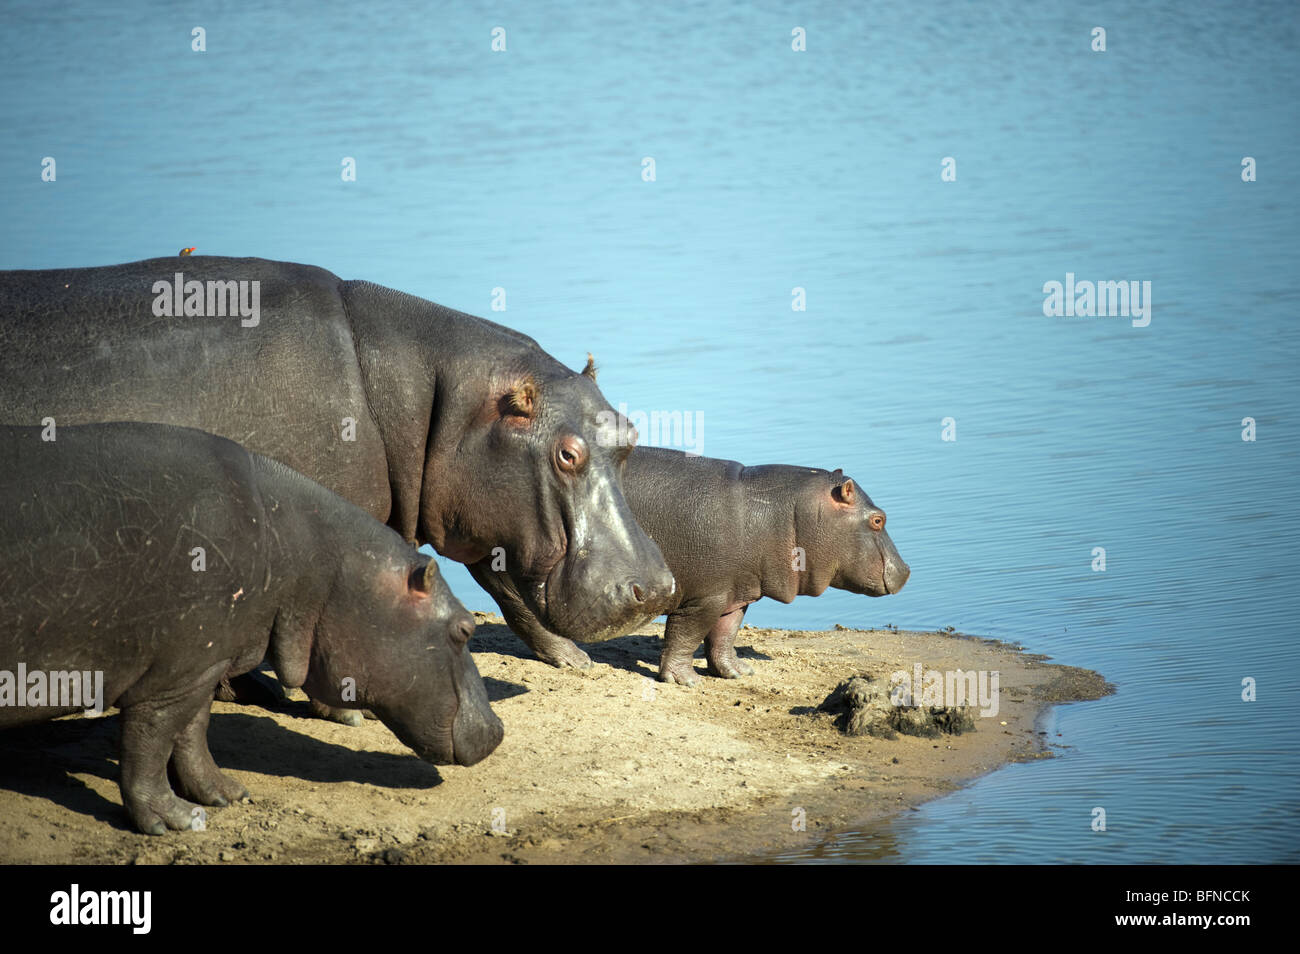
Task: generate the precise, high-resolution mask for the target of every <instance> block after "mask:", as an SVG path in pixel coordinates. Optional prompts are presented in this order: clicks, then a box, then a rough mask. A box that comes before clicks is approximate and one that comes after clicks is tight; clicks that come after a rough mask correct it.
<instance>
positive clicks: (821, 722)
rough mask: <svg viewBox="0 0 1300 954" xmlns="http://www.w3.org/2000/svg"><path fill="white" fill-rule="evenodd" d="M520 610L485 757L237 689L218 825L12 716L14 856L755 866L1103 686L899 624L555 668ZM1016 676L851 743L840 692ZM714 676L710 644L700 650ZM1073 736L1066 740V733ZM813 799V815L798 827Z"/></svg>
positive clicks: (495, 681) (1025, 743)
mask: <svg viewBox="0 0 1300 954" xmlns="http://www.w3.org/2000/svg"><path fill="white" fill-rule="evenodd" d="M500 622H501V621H500V619H499V617H488V616H482V615H480V628H479V632H478V634H477V635H476V636H475V637H474V640H473V642H472V643H471V647H472V648H473V649H474V655H475V659H476V661H477V663H478V667H479V670H480V672H481V673H482V674H483V676H484V679H485V680H486V681H487V684H488V691H489V695H490V696H491V698H492V702H493V708H494V709H495V710H496V711H497V713H498V714H499V715H500V716H501V719H502V720H503V721H504V722H505V725H506V738H505V741H504V742H503V743H502V745H501V747H500V748H499V749H498V750H497V751H496V752H495V753H494V754H493V755H492V756H491V757H490V758H488V759H487V760H486V761H485V762H483V763H481V764H479V765H476V766H472V767H469V768H463V767H459V766H444V767H434V766H432V765H427V764H425V763H423V762H420V761H419V760H418V759H416V758H415V757H414V756H412V755H410V754H409V752H408V750H406V749H405V748H404V747H403V746H402V745H401V743H399V742H398V741H397V739H396V738H394V737H393V735H392V734H391V733H390V732H389V731H388V730H387V729H386V728H384V726H383V725H382V724H381V723H378V722H367V723H366V724H365V725H364V726H362V727H361V728H359V729H353V728H347V727H344V726H340V725H335V724H332V723H326V722H321V721H318V720H314V719H310V718H306V717H305V711H306V706H305V704H301V705H293V706H290V707H288V708H286V709H284V710H283V711H275V712H272V711H268V710H264V709H259V708H252V707H241V706H236V705H229V704H225V703H217V704H216V705H215V707H214V710H213V717H212V727H211V730H210V739H211V748H212V752H213V755H214V756H215V758H216V760H217V764H218V765H220V766H221V767H222V768H223V769H224V770H225V771H227V772H228V773H230V774H231V775H233V776H235V777H236V778H238V779H239V780H240V781H241V782H243V783H244V784H245V785H246V786H247V787H248V789H249V790H250V791H251V792H252V793H253V801H252V802H251V803H245V804H240V805H236V806H231V807H227V808H221V809H212V810H211V811H210V812H209V816H208V821H207V829H206V830H204V831H194V832H184V833H172V834H169V835H166V836H162V837H149V836H145V835H140V834H137V833H135V832H134V831H133V830H132V829H131V828H130V827H129V822H128V819H127V817H126V815H125V813H124V812H123V810H122V808H121V799H120V796H119V793H118V788H117V766H116V744H117V742H116V740H117V734H118V721H119V720H118V719H117V718H116V717H110V718H106V719H101V720H97V721H87V720H83V719H78V718H72V719H65V720H61V721H58V722H52V723H47V724H45V725H39V726H32V727H27V728H23V729H16V730H10V731H8V732H5V733H0V765H2V766H3V768H0V861H3V862H7V863H78V862H85V863H99V864H105V863H110V864H111V863H130V862H136V863H160V864H167V863H174V862H179V863H218V864H220V863H241V862H242V863H268V862H269V863H385V862H386V863H423V862H445V861H469V862H516V863H518V862H601V861H616V862H628V861H683V860H714V859H727V858H734V859H740V858H744V857H747V856H752V855H754V854H756V853H761V852H766V851H772V850H780V849H783V848H791V847H794V846H797V845H799V844H807V843H808V842H809V841H818V840H821V839H822V838H824V837H825V836H826V835H827V834H829V833H831V832H833V831H835V830H839V829H843V828H845V827H852V826H855V825H858V824H862V823H865V822H869V821H871V820H873V819H877V818H880V817H883V816H886V815H888V814H891V813H894V812H898V811H900V810H905V809H906V808H908V807H909V806H914V805H916V804H918V803H920V802H922V801H925V800H926V799H929V798H933V797H935V796H937V795H941V794H943V793H945V792H948V791H951V790H952V789H953V788H955V787H957V786H959V785H961V784H962V783H963V782H965V781H967V780H969V779H971V778H974V777H976V776H978V775H981V774H983V773H985V772H988V771H991V770H993V769H995V768H997V767H998V766H999V765H1002V764H1004V763H1006V762H1008V761H1016V760H1025V759H1033V758H1042V757H1046V756H1050V751H1049V750H1048V749H1047V747H1046V745H1045V743H1046V740H1045V739H1044V738H1042V737H1041V736H1040V735H1039V734H1038V729H1037V728H1036V724H1035V722H1036V716H1037V715H1038V713H1039V712H1040V711H1041V710H1042V709H1043V708H1044V707H1045V706H1048V705H1051V704H1053V703H1059V702H1070V701H1078V700H1084V699H1094V698H1098V697H1099V696H1100V695H1102V694H1104V692H1105V691H1106V686H1105V683H1104V681H1103V680H1102V678H1101V677H1100V676H1099V675H1098V674H1096V673H1093V672H1090V671H1088V670H1082V669H1075V668H1072V667H1065V666H1058V665H1053V664H1050V663H1047V662H1045V661H1044V657H1041V656H1033V655H1029V654H1026V653H1023V652H1020V651H1018V650H1016V649H1015V648H1013V647H1009V646H1006V645H1003V644H999V643H994V642H991V641H986V640H981V639H974V638H968V637H961V636H958V635H947V634H943V633H917V632H892V631H880V630H873V631H861V630H835V631H830V632H794V631H785V630H767V629H754V628H748V627H747V628H745V629H743V630H742V631H741V633H740V634H739V635H738V636H737V639H736V644H737V646H738V647H739V648H740V654H741V655H742V656H743V657H745V658H747V659H749V660H751V661H752V662H753V664H754V666H755V670H756V675H754V676H752V677H749V678H747V679H742V680H720V679H712V678H705V679H702V680H701V681H700V685H699V686H697V687H696V688H694V689H686V688H682V687H679V686H665V685H661V684H659V683H656V682H655V681H653V679H652V678H650V677H651V676H652V674H653V672H654V666H655V663H656V662H657V660H658V655H659V639H658V635H659V634H660V633H661V632H662V627H660V626H659V625H657V624H656V625H652V626H647V627H644V628H643V629H642V630H641V631H640V633H639V634H638V635H632V636H625V637H622V638H620V639H616V640H612V641H610V642H607V643H601V644H594V645H591V646H588V647H586V648H587V649H588V651H589V653H590V655H591V656H592V658H593V659H594V660H595V661H596V666H595V667H594V668H593V669H592V670H590V671H588V672H577V671H574V670H557V669H552V668H550V667H549V666H546V665H543V664H542V663H539V662H537V661H536V660H534V659H532V658H530V657H529V656H528V650H527V648H526V647H524V646H523V644H522V643H520V642H519V641H518V640H517V639H515V637H514V636H513V635H512V634H511V633H510V632H509V630H507V629H506V628H505V627H504V626H502V625H500ZM918 662H919V663H921V664H922V665H923V667H924V668H925V669H934V670H941V671H943V670H958V669H961V670H976V671H997V672H998V673H999V684H1000V693H999V711H998V713H997V715H996V716H993V717H988V718H977V719H976V724H977V728H976V731H974V732H968V733H965V734H963V735H960V736H942V737H940V738H937V739H925V738H916V737H909V736H901V737H899V738H897V739H893V740H885V739H879V738H871V737H866V736H860V737H848V736H845V735H844V734H842V733H841V732H840V731H839V730H838V729H837V728H836V727H835V725H834V722H833V716H832V715H831V714H829V713H827V712H822V711H819V710H818V708H817V707H818V706H819V705H820V704H821V703H822V701H823V700H824V699H825V698H826V696H827V695H828V694H829V693H830V692H831V690H832V689H834V688H835V686H836V684H837V683H839V682H841V681H843V680H845V679H847V678H849V677H850V676H854V675H860V674H870V675H873V676H875V677H877V678H883V679H885V680H888V678H889V674H890V673H892V672H894V671H896V670H907V671H911V670H912V669H913V666H914V664H915V663H918ZM696 664H697V668H698V669H700V670H701V671H702V670H703V665H704V664H703V660H702V659H697V660H696ZM1052 741H1054V742H1055V741H1067V742H1068V740H1052ZM799 809H802V811H803V815H804V817H805V818H806V830H805V831H802V832H800V831H795V830H793V828H792V821H793V820H794V819H795V818H796V817H797V815H796V812H797V810H799Z"/></svg>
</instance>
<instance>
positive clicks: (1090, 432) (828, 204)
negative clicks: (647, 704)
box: [0, 0, 1300, 863]
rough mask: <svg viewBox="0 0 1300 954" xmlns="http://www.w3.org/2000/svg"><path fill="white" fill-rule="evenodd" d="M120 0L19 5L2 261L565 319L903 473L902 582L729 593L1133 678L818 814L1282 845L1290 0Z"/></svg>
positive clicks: (629, 374)
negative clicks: (344, 165) (327, 273)
mask: <svg viewBox="0 0 1300 954" xmlns="http://www.w3.org/2000/svg"><path fill="white" fill-rule="evenodd" d="M112 7H113V9H111V10H110V9H108V8H107V6H106V5H101V4H94V3H88V2H74V3H65V4H62V5H59V9H58V10H57V12H54V11H53V10H51V9H50V8H47V7H41V6H35V5H33V6H31V7H28V8H23V9H11V8H10V5H6V7H5V9H4V12H3V14H2V16H3V23H2V27H3V28H2V29H0V89H3V92H4V96H3V98H2V99H0V120H2V122H3V129H4V137H3V140H2V141H0V208H3V216H2V217H0V267H8V268H40V267H52V266H75V265H99V264H110V263H115V262H122V261H131V260H135V259H140V258H147V257H152V256H157V255H168V254H174V253H175V251H176V250H177V249H179V248H181V247H182V246H188V245H194V246H197V247H198V251H199V253H201V254H225V255H257V256H263V257H267V258H279V259H289V260H295V261H303V262H310V263H313V264H317V265H321V266H324V267H326V268H329V269H331V270H333V271H335V272H337V273H338V274H340V275H341V276H343V277H346V278H366V279H370V280H372V281H376V282H380V283H382V284H386V285H390V286H393V287H396V288H400V289H402V290H404V291H408V292H411V293H414V294H417V295H422V296H424V297H427V298H431V299H433V300H436V301H439V302H442V303H444V304H447V305H450V306H453V307H456V308H460V309H463V310H465V311H469V312H473V313H476V314H481V315H485V316H488V317H491V318H494V319H496V320H499V321H503V322H505V323H506V324H509V325H512V326H513V327H515V328H518V329H520V330H522V331H525V332H527V333H528V334H531V335H533V336H534V337H536V338H537V339H538V340H539V341H540V342H541V343H542V345H543V346H544V347H545V348H547V350H549V351H550V352H551V353H553V354H554V355H556V356H557V357H559V358H561V359H562V360H565V361H567V362H569V363H570V364H572V365H574V366H580V365H581V363H582V361H583V360H584V358H585V354H586V352H587V351H589V350H590V351H593V352H595V354H596V357H597V360H598V362H599V364H600V366H601V378H600V380H601V385H602V388H603V389H604V391H605V393H606V395H607V396H608V397H609V398H610V399H611V401H613V402H614V403H616V404H617V403H620V402H625V403H626V404H627V405H628V408H629V410H643V411H646V412H649V411H652V410H660V411H673V410H679V411H683V412H687V413H691V414H699V415H702V422H703V428H704V430H703V450H704V452H705V453H706V454H709V455H711V456H716V457H730V458H735V459H739V460H742V461H746V462H749V463H764V462H784V463H801V464H808V465H814V466H824V467H830V468H834V467H843V468H844V469H845V471H846V472H847V473H849V474H851V475H852V476H854V477H855V478H856V479H857V480H858V481H859V482H860V483H861V484H862V485H863V486H864V487H865V488H866V489H867V490H868V492H869V493H870V494H871V495H872V497H873V498H874V499H875V500H876V501H877V502H878V503H879V504H881V505H882V506H883V507H884V508H885V509H886V510H887V512H888V514H889V521H890V524H889V525H890V530H891V532H892V534H893V536H894V539H895V541H896V542H897V544H898V546H899V548H900V550H901V551H902V553H903V555H904V557H905V558H906V559H907V560H908V561H909V563H910V564H911V566H912V568H913V575H912V579H911V581H910V582H909V584H908V586H907V588H906V589H905V590H904V591H903V592H902V593H901V594H899V595H896V596H891V597H888V598H885V599H883V600H869V599H867V598H865V597H854V596H850V595H848V594H844V593H830V594H828V595H826V596H824V597H822V598H820V599H818V600H811V599H806V598H801V599H799V600H798V601H796V602H795V603H794V604H793V605H790V606H781V605H778V604H774V603H770V602H769V603H761V604H758V605H756V606H755V607H753V609H752V610H751V612H750V616H749V618H748V621H749V622H751V623H754V624H757V625H764V626H781V627H825V626H827V625H829V624H831V623H833V622H841V623H845V624H849V625H868V626H869V625H880V624H884V623H894V624H896V625H899V626H902V627H905V628H906V627H911V628H932V627H936V626H946V625H952V626H956V627H958V628H959V629H961V630H963V631H966V632H973V633H979V634H984V635H990V636H996V637H1000V638H1004V639H1012V640H1018V641H1020V642H1022V643H1024V644H1025V645H1026V646H1027V647H1028V648H1029V649H1031V650H1034V651H1037V652H1043V653H1047V654H1050V655H1051V656H1053V657H1055V658H1056V659H1057V660H1059V661H1062V662H1067V663H1071V664H1074V665H1080V666H1086V667H1090V668H1095V669H1097V670H1099V671H1101V672H1102V673H1104V674H1105V676H1106V677H1107V678H1108V679H1110V680H1111V681H1112V682H1114V683H1115V684H1116V685H1117V687H1118V690H1119V691H1118V694H1117V695H1115V696H1113V697H1111V698H1108V699H1105V700H1103V701H1101V702H1097V703H1090V704H1082V705H1074V706H1067V707H1062V708H1059V709H1057V710H1055V712H1054V713H1053V715H1052V716H1051V717H1050V720H1049V725H1048V726H1047V728H1048V729H1049V730H1050V736H1049V737H1050V738H1052V739H1053V740H1054V741H1057V742H1059V743H1061V744H1063V745H1066V746H1069V747H1068V748H1065V749H1063V750H1062V757H1061V758H1059V759H1056V760H1053V761H1050V762H1039V763H1032V764H1024V765H1015V766H1011V767H1009V768H1006V769H1003V770H1001V771H999V772H996V773H994V774H993V775H991V776H989V777H987V778H985V779H983V780H981V781H980V782H978V783H976V784H975V785H973V786H971V787H969V788H968V789H965V790H963V791H961V792H959V793H957V794H954V795H952V796H950V797H946V798H944V799H941V800H938V801H936V802H933V803H930V804H929V805H927V806H926V807H925V808H924V809H923V810H922V811H920V812H919V813H913V814H910V815H909V817H908V818H907V819H904V820H902V821H898V822H893V823H890V824H889V825H886V826H881V827H878V828H876V829H873V830H870V831H864V832H861V833H857V834H855V835H852V836H850V837H847V838H844V839H841V840H840V841H839V842H837V843H836V844H834V845H831V846H826V847H824V848H823V849H822V850H821V851H820V853H819V856H820V857H831V858H835V859H841V860H846V859H852V860H863V861H868V860H877V859H884V860H901V861H960V862H983V861H1046V860H1052V861H1073V862H1088V863H1098V862H1114V861H1132V862H1146V861H1180V862H1241V861H1245V862H1252V861H1277V860H1292V861H1295V860H1300V849H1298V848H1297V837H1296V836H1297V834H1298V833H1300V818H1298V817H1297V816H1298V814H1300V784H1297V783H1298V782H1300V751H1298V749H1300V746H1298V744H1297V741H1296V735H1295V726H1296V725H1297V723H1300V693H1298V692H1297V688H1296V676H1297V673H1298V672H1300V653H1298V652H1297V650H1296V648H1295V637H1296V633H1295V623H1296V619H1297V609H1298V608H1300V599H1298V598H1297V587H1296V586H1295V585H1294V584H1293V583H1288V582H1287V580H1288V578H1289V573H1290V572H1292V571H1293V570H1294V568H1295V567H1296V565H1297V563H1298V562H1300V560H1298V557H1300V553H1298V552H1297V551H1298V549H1300V547H1298V546H1297V539H1298V538H1297V533H1296V531H1295V530H1294V525H1293V522H1292V521H1293V519H1294V517H1293V511H1294V508H1295V503H1296V495H1295V493H1294V489H1295V486H1296V480H1295V475H1296V470H1297V459H1296V458H1297V449H1298V448H1300V442H1298V441H1297V410H1298V408H1300V387H1298V381H1300V375H1298V374H1297V372H1296V363H1297V360H1298V359H1300V353H1298V352H1300V332H1298V331H1297V314H1296V311H1297V306H1298V304H1300V280H1298V279H1297V249H1298V248H1300V243H1298V241H1297V240H1298V239H1300V209H1298V208H1297V205H1298V202H1297V198H1298V197H1300V172H1298V171H1297V162H1296V157H1297V155H1300V135H1298V124H1297V110H1296V103H1297V102H1300V57H1297V55H1296V52H1297V37H1298V34H1297V26H1298V25H1300V13H1298V11H1300V7H1297V6H1296V5H1295V4H1293V3H1289V2H1283V3H1276V4H1266V3H1251V4H1230V3H1171V4H1166V5H1161V6H1154V5H1149V4H1141V5H1138V4H1130V3H1095V4H1090V5H1088V7H1087V9H1086V12H1082V11H1080V10H1077V9H1075V8H1074V7H1073V6H1072V5H1067V4H1060V3H1054V2H1020V3H1017V2H1009V0H991V2H983V3H979V4H972V5H965V4H955V3H933V4H928V3H927V4H921V3H908V4H891V5H885V4H851V5H842V4H834V3H805V4H800V5H797V7H796V8H795V9H794V10H793V11H788V10H786V9H783V7H782V5H777V4H766V3H765V4H760V5H754V6H751V5H730V4H724V3H689V4H683V3H660V4H653V5H636V4H631V3H627V2H609V0H606V2H601V3H593V4H588V5H578V4H572V3H564V4H558V3H555V4H552V3H536V2H533V3H515V4H510V3H504V4H496V5H492V6H491V9H490V10H471V9H459V8H457V7H455V6H453V5H439V6H437V7H423V6H416V5H408V4H403V3H385V2H373V3H368V4H363V5H352V4H349V5H346V6H343V5H339V6H338V7H337V8H335V7H334V6H332V5H322V4H316V3H306V2H298V3H284V4H277V9H276V10H275V11H271V10H240V9H231V8H227V7H225V6H221V7H213V6H212V5H210V4H164V3H156V4H144V3H136V4H129V3H128V4H115V5H112ZM845 7H847V9H846V8H845ZM195 26H202V27H204V28H205V29H206V31H207V32H206V41H207V51H206V52H203V53H196V52H193V51H191V49H190V36H191V34H190V31H191V29H192V28H193V27H195ZM496 26H503V27H505V29H506V46H507V49H506V51H505V52H500V53H494V52H493V51H492V50H491V48H490V47H491V42H492V37H491V31H492V29H493V27H496ZM799 26H801V27H804V28H805V30H806V32H807V51H806V52H794V51H793V50H792V49H791V30H792V29H793V28H794V27H799ZM1094 26H1103V27H1105V28H1106V30H1107V49H1106V51H1105V52H1093V51H1092V50H1091V49H1090V44H1091V30H1092V28H1093V27H1094ZM46 156H50V157H54V158H55V160H56V162H57V181H55V182H52V183H51V182H42V181H41V179H40V171H41V165H40V164H41V160H42V159H43V158H44V157H46ZM1244 156H1251V157H1254V158H1255V159H1256V161H1257V169H1258V172H1257V175H1258V181H1255V182H1249V183H1247V182H1243V181H1242V178H1241V161H1242V158H1243V157H1244ZM344 157H352V158H353V159H355V160H356V167H357V180H356V181H355V182H344V181H342V180H341V177H340V168H341V162H342V160H343V158H344ZM644 157H653V158H654V160H655V172H656V179H655V181H653V182H647V181H644V180H643V178H642V160H643V158H644ZM944 157H953V158H954V159H955V160H956V168H957V178H956V181H953V182H945V181H942V180H941V175H940V173H941V161H942V160H943V159H944ZM1067 272H1072V273H1074V274H1075V275H1076V276H1078V278H1079V279H1080V280H1082V279H1089V280H1139V281H1150V282H1151V283H1152V296H1151V303H1152V312H1151V315H1152V318H1151V323H1150V325H1149V326H1147V327H1145V328H1136V327H1133V326H1132V324H1131V323H1130V321H1129V320H1127V319H1123V318H1064V317H1061V318H1049V317H1045V316H1044V313H1043V299H1044V297H1045V296H1044V293H1043V291H1042V288H1043V285H1044V283H1045V282H1049V281H1053V280H1055V281H1061V282H1064V281H1065V276H1066V273H1067ZM796 286H798V287H802V288H804V289H805V290H806V300H807V309H806V311H794V310H792V307H791V302H792V289H794V288H795V287H796ZM498 287H499V288H503V289H505V293H506V311H504V312H494V311H492V310H491V305H492V301H493V289H494V288H498ZM949 417H951V418H953V419H954V420H955V422H956V437H957V439H956V440H955V441H944V440H942V439H941V434H942V430H943V427H942V424H941V422H942V420H943V419H944V418H949ZM1245 417H1252V418H1254V420H1255V422H1256V428H1257V439H1256V440H1255V441H1253V442H1246V441H1243V440H1242V430H1243V425H1242V419H1243V418H1245ZM1095 547H1104V548H1105V552H1106V569H1105V572H1094V571H1093V570H1092V566H1091V564H1092V561H1093V549H1094V548H1095ZM448 576H449V577H450V579H451V582H452V585H453V586H454V587H455V589H456V591H457V592H458V594H459V595H460V596H461V597H462V599H463V600H464V602H466V603H467V604H468V605H470V606H472V607H475V608H480V609H488V608H491V603H490V601H489V600H488V599H487V597H486V596H485V595H484V594H483V593H482V592H481V591H479V590H478V589H477V587H476V585H475V584H474V583H473V582H472V580H471V579H470V578H469V576H468V575H467V574H466V573H464V571H463V570H461V569H460V568H455V569H454V570H452V569H450V568H449V573H448ZM1247 677H1250V678H1253V679H1255V680H1256V681H1257V686H1258V699H1257V701H1255V702H1250V703H1247V702H1243V701H1241V685H1242V680H1243V679H1245V678H1247ZM758 678H762V676H761V674H760V675H759V677H758ZM1058 732H1059V733H1060V737H1059V738H1058V737H1057V735H1056V734H1057V733H1058ZM1098 806H1100V807H1104V808H1105V809H1106V812H1107V831H1105V832H1094V831H1092V830H1091V826H1090V823H1091V821H1092V815H1091V812H1092V809H1093V808H1094V807H1098ZM799 857H806V856H804V855H801V856H799Z"/></svg>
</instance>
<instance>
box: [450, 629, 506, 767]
mask: <svg viewBox="0 0 1300 954" xmlns="http://www.w3.org/2000/svg"><path fill="white" fill-rule="evenodd" d="M473 627H474V621H473V620H472V619H471V620H470V624H469V631H470V632H471V633H472V632H473V631H474V629H473ZM461 652H462V654H463V656H462V660H463V662H462V665H463V669H462V670H461V676H462V678H461V680H460V690H459V693H458V696H459V700H458V701H459V703H460V706H459V708H458V709H457V710H456V719H455V721H454V722H453V723H452V726H451V741H452V751H453V754H454V757H455V759H456V764H457V765H473V764H475V763H476V762H482V761H483V760H484V759H485V758H487V757H488V756H489V755H491V754H492V752H493V751H494V750H495V749H496V747H497V746H498V745H500V744H501V740H502V739H503V738H505V734H506V727H505V726H504V725H502V724H501V720H500V719H498V718H497V714H496V713H495V712H493V711H492V706H491V705H490V704H489V702H488V696H487V687H486V686H484V685H483V679H482V677H481V676H480V675H479V672H478V667H477V666H475V665H474V657H473V656H471V655H470V653H469V650H468V649H467V648H462V649H461Z"/></svg>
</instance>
